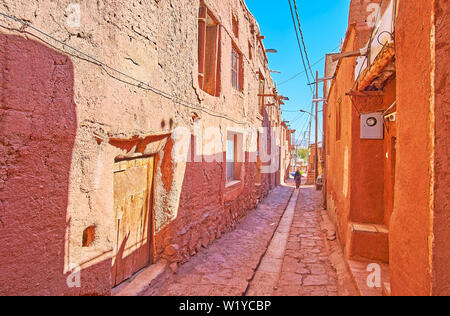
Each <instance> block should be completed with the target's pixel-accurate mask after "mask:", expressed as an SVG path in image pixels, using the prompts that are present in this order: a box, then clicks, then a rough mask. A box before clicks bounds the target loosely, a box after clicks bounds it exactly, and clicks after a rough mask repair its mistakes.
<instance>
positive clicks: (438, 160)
mask: <svg viewBox="0 0 450 316" xmlns="http://www.w3.org/2000/svg"><path fill="white" fill-rule="evenodd" d="M373 4H375V7H378V8H379V9H377V10H376V11H373V10H372V11H373V12H372V11H370V10H368V8H369V5H373ZM372 7H373V6H372ZM449 9H450V7H449V3H448V1H427V0H418V1H406V0H398V1H396V0H393V1H357V0H354V1H352V2H351V7H350V23H349V27H348V31H347V35H346V37H345V41H344V43H343V47H342V51H341V53H339V54H330V55H327V63H326V69H325V76H326V77H334V79H333V80H331V81H329V82H328V83H327V84H326V85H325V87H324V93H325V95H326V96H327V98H328V102H327V104H326V106H325V113H324V118H325V126H326V133H325V134H326V135H325V140H324V144H325V149H326V150H325V158H326V163H325V166H326V170H325V175H326V199H327V207H328V213H329V215H330V217H331V218H333V220H334V222H335V224H336V227H337V231H338V238H339V240H340V242H341V244H342V245H343V247H344V248H345V252H346V256H347V258H348V260H349V266H350V268H351V269H352V270H353V272H354V275H355V279H356V281H357V282H362V283H361V284H360V285H361V286H360V288H361V289H367V286H366V285H365V282H366V280H365V279H359V278H358V274H361V273H360V272H361V270H362V271H363V272H365V268H366V266H367V264H368V263H379V264H380V265H381V266H382V268H383V273H382V277H383V284H382V288H383V292H384V294H385V295H389V294H392V295H448V294H449V284H450V281H449V280H450V279H449V269H448V258H449V249H450V247H449V246H450V245H449V240H450V239H449V238H448V237H449V234H448V224H449V217H448V214H449V213H448V211H449V203H448V201H449V189H448V188H449V186H448V181H449V177H448V150H447V148H448V138H449V135H450V133H449V126H450V125H449V121H448V117H449V115H448V114H449V113H448V112H449V107H448V101H447V100H448V86H449V82H448V67H447V66H446V65H448V59H449V55H448V49H449V43H448V38H449V27H448V26H449V14H448V13H449ZM373 13H375V15H374V14H373ZM372 18H373V19H374V21H375V22H376V23H374V26H372V25H370V24H369V23H367V22H371V21H372ZM363 274H364V273H363ZM376 290H379V291H381V289H376ZM364 291H365V290H364ZM363 294H367V293H363ZM369 294H370V293H369ZM372 294H373V292H372Z"/></svg>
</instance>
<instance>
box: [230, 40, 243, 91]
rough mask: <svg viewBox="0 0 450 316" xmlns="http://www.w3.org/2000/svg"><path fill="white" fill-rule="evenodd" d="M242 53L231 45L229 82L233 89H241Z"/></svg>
mask: <svg viewBox="0 0 450 316" xmlns="http://www.w3.org/2000/svg"><path fill="white" fill-rule="evenodd" d="M242 70H243V64H242V54H241V53H240V52H239V51H238V50H237V48H236V46H234V45H233V49H232V51H231V84H232V86H233V88H234V89H235V90H238V91H242V90H243V73H242Z"/></svg>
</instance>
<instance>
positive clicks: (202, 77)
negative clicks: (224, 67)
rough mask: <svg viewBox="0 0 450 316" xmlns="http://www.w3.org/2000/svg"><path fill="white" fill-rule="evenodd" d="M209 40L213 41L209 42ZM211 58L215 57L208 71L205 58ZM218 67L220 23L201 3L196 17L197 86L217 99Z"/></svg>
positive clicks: (219, 58) (219, 75)
mask: <svg viewBox="0 0 450 316" xmlns="http://www.w3.org/2000/svg"><path fill="white" fill-rule="evenodd" d="M208 22H209V23H213V25H212V26H211V25H208ZM214 32H215V35H214ZM211 38H212V39H213V40H211ZM214 42H215V43H214ZM211 51H214V53H211ZM211 56H215V59H214V61H213V64H214V66H213V67H212V68H213V69H212V70H209V71H208V65H207V64H208V63H207V58H208V57H211ZM210 62H211V61H210ZM210 67H211V65H210ZM220 67H221V27H220V23H219V20H218V19H217V18H216V17H215V15H214V13H213V12H212V11H211V10H210V9H209V8H208V7H207V6H206V5H205V4H204V2H203V1H202V2H201V3H200V7H199V15H198V84H199V87H200V89H201V90H203V91H204V92H206V93H208V94H209V95H212V96H215V97H219V96H220V92H221V68H220Z"/></svg>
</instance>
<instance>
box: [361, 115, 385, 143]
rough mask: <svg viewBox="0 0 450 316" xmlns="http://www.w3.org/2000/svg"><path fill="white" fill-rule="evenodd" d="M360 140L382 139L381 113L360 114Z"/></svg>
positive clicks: (382, 124)
mask: <svg viewBox="0 0 450 316" xmlns="http://www.w3.org/2000/svg"><path fill="white" fill-rule="evenodd" d="M361 139H384V119H383V113H368V114H361Z"/></svg>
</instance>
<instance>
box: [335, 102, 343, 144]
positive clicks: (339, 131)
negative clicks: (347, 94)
mask: <svg viewBox="0 0 450 316" xmlns="http://www.w3.org/2000/svg"><path fill="white" fill-rule="evenodd" d="M341 136H342V99H341V98H339V100H338V105H337V107H336V141H338V140H341Z"/></svg>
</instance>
